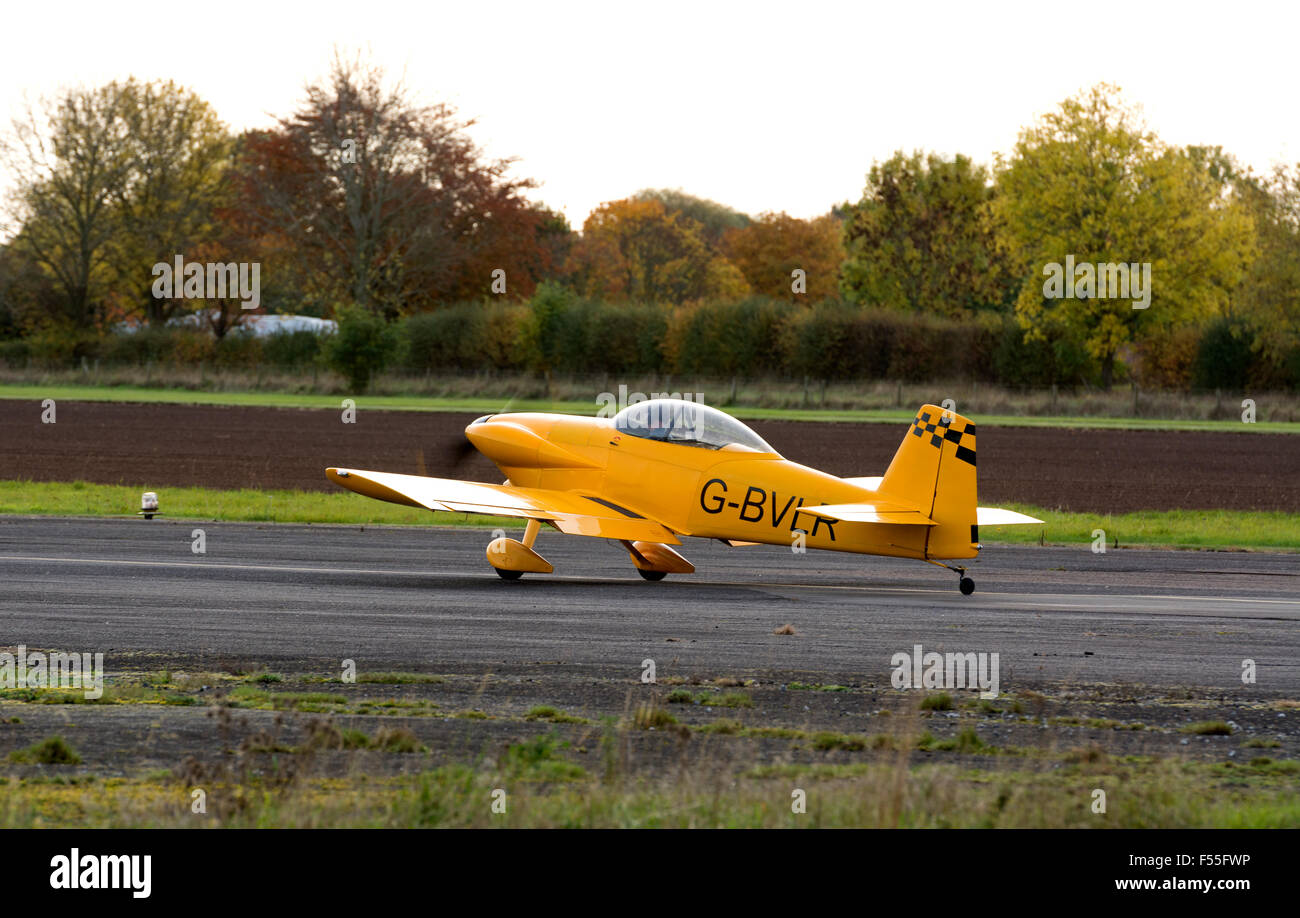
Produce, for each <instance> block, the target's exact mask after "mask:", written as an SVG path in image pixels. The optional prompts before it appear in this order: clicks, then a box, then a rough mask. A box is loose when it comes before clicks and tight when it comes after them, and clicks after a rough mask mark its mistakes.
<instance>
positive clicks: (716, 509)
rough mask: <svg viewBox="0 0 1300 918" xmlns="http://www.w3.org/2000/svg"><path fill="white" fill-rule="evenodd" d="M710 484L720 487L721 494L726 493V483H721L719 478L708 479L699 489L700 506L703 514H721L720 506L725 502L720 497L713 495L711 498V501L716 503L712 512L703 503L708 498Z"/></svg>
mask: <svg viewBox="0 0 1300 918" xmlns="http://www.w3.org/2000/svg"><path fill="white" fill-rule="evenodd" d="M711 484H719V485H722V493H723V494H726V493H727V483H726V482H725V481H723V480H722V479H721V478H710V479H709V480H708V481H706V482H705V483H704V487H702V488H700V506H701V507H702V508H703V509H704V512H705V513H721V512H722V505H723V504H725V503H726V500H725V499H724V498H723V497H722V496H721V495H717V494H715V495H714V496H713V499H714V500H716V501H717V502H718V503H717V505H716V506H714V508H713V509H712V510H710V509H709V505H708V504H706V503H705V502H704V500H705V498H707V497H708V496H709V485H711Z"/></svg>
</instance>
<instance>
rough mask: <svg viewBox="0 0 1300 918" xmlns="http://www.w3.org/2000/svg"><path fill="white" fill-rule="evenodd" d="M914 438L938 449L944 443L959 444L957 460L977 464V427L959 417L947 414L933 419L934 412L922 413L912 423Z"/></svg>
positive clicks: (941, 414)
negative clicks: (919, 438) (945, 441)
mask: <svg viewBox="0 0 1300 918" xmlns="http://www.w3.org/2000/svg"><path fill="white" fill-rule="evenodd" d="M912 436H914V437H921V438H923V440H924V442H928V443H929V444H930V445H931V446H933V447H935V448H936V449H938V448H939V447H941V446H943V441H944V440H947V441H948V442H949V443H955V444H957V458H958V459H960V460H961V461H962V462H969V463H970V464H971V465H974V464H975V425H974V424H972V423H971V422H969V421H967V420H966V419H965V418H962V417H960V416H958V415H951V416H950V415H949V414H948V413H947V412H944V413H940V414H938V415H937V416H934V417H932V412H930V411H924V410H923V411H921V412H920V413H918V414H917V416H916V418H915V419H914V420H913V421H912Z"/></svg>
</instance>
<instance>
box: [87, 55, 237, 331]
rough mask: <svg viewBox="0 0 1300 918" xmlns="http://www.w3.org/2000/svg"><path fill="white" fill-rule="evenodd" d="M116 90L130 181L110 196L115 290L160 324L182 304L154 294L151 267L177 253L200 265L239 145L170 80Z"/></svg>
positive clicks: (224, 198) (203, 107)
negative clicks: (227, 175) (124, 135)
mask: <svg viewBox="0 0 1300 918" xmlns="http://www.w3.org/2000/svg"><path fill="white" fill-rule="evenodd" d="M116 90H117V92H119V93H120V96H121V117H122V118H123V120H124V121H125V123H126V128H127V137H126V142H125V154H126V157H127V162H128V164H129V168H130V180H129V181H127V182H124V183H122V185H121V186H119V187H118V188H116V189H114V191H113V195H112V201H113V208H114V212H115V216H116V221H115V222H116V233H115V235H114V238H113V241H112V244H111V245H110V247H109V252H110V254H109V260H110V262H111V263H112V265H113V269H114V274H115V278H114V287H115V289H116V290H117V291H118V292H119V294H120V295H121V296H122V297H123V298H124V299H125V301H126V302H125V303H124V304H123V305H124V307H125V308H126V309H129V310H132V311H135V310H136V309H138V310H139V311H141V312H143V313H144V314H145V315H146V316H147V318H148V320H149V322H150V323H151V324H161V323H163V322H166V321H167V319H169V318H170V317H171V316H172V315H173V313H175V312H176V311H177V310H178V309H179V308H180V307H181V306H182V305H183V304H184V301H183V300H177V299H163V298H158V297H154V296H153V295H152V287H153V282H154V275H153V270H152V269H153V266H154V265H155V264H157V263H159V262H168V263H170V262H171V261H172V259H173V258H174V257H175V256H176V255H178V254H180V255H184V256H185V257H186V258H187V260H190V261H197V260H199V259H200V249H201V248H204V247H207V246H210V245H211V242H212V239H213V237H214V235H215V233H216V218H217V209H218V208H219V207H221V206H222V205H224V204H226V203H228V202H229V199H230V191H231V189H230V187H229V186H228V184H227V183H226V174H227V170H228V169H229V166H230V162H231V153H232V150H233V139H232V138H231V136H230V134H229V132H228V131H227V130H226V127H225V125H224V124H222V122H221V119H219V118H218V117H217V114H216V112H215V111H214V110H213V109H212V107H211V106H210V105H208V103H207V102H205V101H203V99H201V98H199V97H198V96H197V95H195V94H194V93H192V92H190V91H188V90H186V89H183V88H181V87H179V86H177V85H176V84H174V83H172V82H170V81H168V82H155V83H137V82H136V81H135V80H127V81H126V82H125V83H122V84H120V85H116ZM213 260H218V259H213Z"/></svg>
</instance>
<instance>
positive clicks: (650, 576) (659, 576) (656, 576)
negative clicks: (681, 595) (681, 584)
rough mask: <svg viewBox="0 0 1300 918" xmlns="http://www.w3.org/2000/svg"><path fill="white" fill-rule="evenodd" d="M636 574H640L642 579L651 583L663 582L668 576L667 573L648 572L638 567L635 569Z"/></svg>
mask: <svg viewBox="0 0 1300 918" xmlns="http://www.w3.org/2000/svg"><path fill="white" fill-rule="evenodd" d="M636 572H637V573H638V574H640V575H641V576H642V577H644V578H645V579H646V580H651V581H654V580H663V579H664V578H665V577H667V576H668V572H667V571H648V570H646V569H645V568H643V567H638V568H637V569H636Z"/></svg>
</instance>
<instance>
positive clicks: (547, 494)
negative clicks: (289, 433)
mask: <svg viewBox="0 0 1300 918" xmlns="http://www.w3.org/2000/svg"><path fill="white" fill-rule="evenodd" d="M325 477H326V478H328V479H329V480H330V481H332V482H334V484H336V485H338V486H339V487H341V488H347V489H348V490H349V491H355V492H357V493H358V494H364V495H365V496H366V497H373V498H376V499H377V500H386V501H389V502H390V503H394V504H406V505H407V506H409V507H423V508H425V509H426V510H446V511H449V512H453V513H484V514H488V515H489V516H517V517H521V518H523V519H530V520H540V521H542V522H546V523H550V524H551V525H553V526H554V527H555V528H556V529H558V530H560V531H561V532H564V533H568V534H570V535H585V536H594V537H596V538H601V539H626V540H628V541H641V542H660V543H663V544H666V545H680V544H681V541H680V540H679V539H678V538H677V536H675V535H674V534H673V532H672V530H670V529H668V527H666V526H664V525H663V524H662V523H660V522H657V521H655V520H652V519H649V518H647V517H645V516H642V515H641V514H639V513H637V512H636V511H635V510H630V509H628V508H626V507H620V506H618V505H617V504H614V503H612V502H610V501H606V500H604V499H602V498H599V497H594V496H588V495H585V494H580V493H578V492H577V491H554V490H550V489H547V488H516V487H514V486H513V485H494V484H483V483H481V482H476V481H457V480H455V479H452V478H426V477H424V476H422V475H398V474H396V473H394V472H368V471H362V470H359V469H336V468H331V469H326V470H325Z"/></svg>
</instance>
